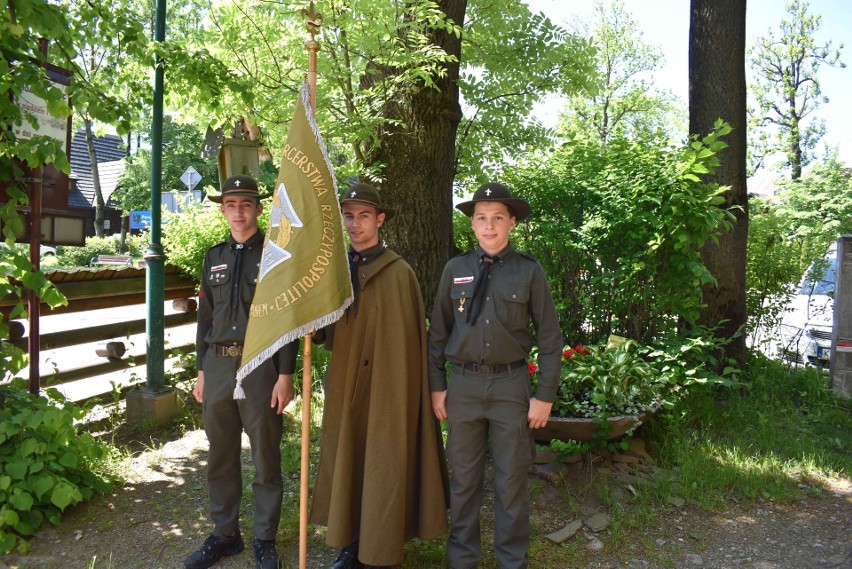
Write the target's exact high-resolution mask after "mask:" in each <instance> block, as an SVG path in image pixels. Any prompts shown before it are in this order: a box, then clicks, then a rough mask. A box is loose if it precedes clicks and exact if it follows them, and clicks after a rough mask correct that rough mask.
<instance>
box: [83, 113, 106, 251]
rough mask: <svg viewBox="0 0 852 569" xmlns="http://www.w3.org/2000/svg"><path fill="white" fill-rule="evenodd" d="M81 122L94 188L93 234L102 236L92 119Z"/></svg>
mask: <svg viewBox="0 0 852 569" xmlns="http://www.w3.org/2000/svg"><path fill="white" fill-rule="evenodd" d="M83 123H84V124H85V125H86V147H87V148H88V149H89V160H90V162H91V164H92V187H93V188H94V190H95V235H96V236H98V237H103V236H104V210H105V209H106V203H104V195H103V193H102V192H101V176H100V172H99V170H98V153H97V152H96V151H95V140H94V136H93V135H92V120H91V119H90V118H88V117H84V118H83Z"/></svg>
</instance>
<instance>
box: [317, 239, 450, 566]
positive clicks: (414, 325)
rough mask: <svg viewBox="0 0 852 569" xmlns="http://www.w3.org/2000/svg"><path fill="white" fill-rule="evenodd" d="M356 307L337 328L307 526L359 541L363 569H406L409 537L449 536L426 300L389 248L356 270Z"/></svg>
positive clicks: (336, 543) (345, 541) (341, 542)
mask: <svg viewBox="0 0 852 569" xmlns="http://www.w3.org/2000/svg"><path fill="white" fill-rule="evenodd" d="M358 281H359V284H360V293H359V295H358V301H357V303H356V304H355V305H353V306H352V307H350V308H349V310H348V311H347V312H346V314H344V315H343V317H342V318H341V319H340V320H338V321H337V323H336V324H335V325H334V326H335V328H334V334H333V346H332V356H331V362H330V364H329V366H330V368H329V372H328V373H329V375H328V388H327V390H326V394H325V408H324V411H323V423H322V442H321V448H320V462H319V468H318V472H317V477H316V484H315V486H314V493H313V501H312V505H311V518H310V519H311V522H313V523H317V524H322V525H325V526H327V527H328V529H327V533H326V542H327V543H328V544H329V545H331V546H332V547H337V548H342V547H345V546H347V545H349V544H350V543H352V542H353V541H354V540H355V539H358V540H359V554H358V557H359V559H360V560H361V562H362V563H366V564H368V565H396V564H399V563H401V562H402V558H403V545H404V543H405V541H407V540H409V539H412V538H414V537H419V538H422V539H431V538H434V537H438V536H440V535H443V534H445V533H446V532H447V500H448V498H447V496H448V493H447V487H448V483H447V470H446V462H445V460H444V452H443V439H442V438H441V435H440V430H439V426H438V421H437V420H436V419H435V415H434V413H433V412H432V403H431V395H430V392H429V380H428V372H427V348H426V329H425V313H424V307H423V299H422V297H421V295H420V287H419V285H418V284H417V279H416V277H415V276H414V272H413V271H412V270H411V267H409V266H408V263H406V262H405V261H404V260H403V259H402V258H401V257H400V256H399V255H397V254H396V253H394V252H393V251H390V250H387V251H385V252H384V253H383V254H382V255H380V256H379V257H378V258H377V259H375V260H374V261H372V262H370V263H369V264H365V265H359V270H358Z"/></svg>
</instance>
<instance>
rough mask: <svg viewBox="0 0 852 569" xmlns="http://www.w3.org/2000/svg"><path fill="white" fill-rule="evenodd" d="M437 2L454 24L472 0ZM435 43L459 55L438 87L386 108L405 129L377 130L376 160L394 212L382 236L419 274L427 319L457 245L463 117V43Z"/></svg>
mask: <svg viewBox="0 0 852 569" xmlns="http://www.w3.org/2000/svg"><path fill="white" fill-rule="evenodd" d="M438 4H439V5H440V6H441V9H442V10H443V11H444V13H446V14H447V16H448V17H449V18H451V19H452V20H453V21H454V22H456V23H458V24H462V23H463V22H464V14H465V10H466V9H467V0H442V1H440V2H439V3H438ZM432 41H433V42H434V43H435V44H436V45H439V46H441V47H442V48H443V49H444V50H445V51H446V52H447V53H449V54H451V55H455V56H456V61H457V62H456V63H452V64H449V65H448V69H447V74H446V76H445V77H443V78H438V79H437V80H436V83H437V85H438V89H432V88H428V87H423V88H421V89H420V91H419V92H417V93H415V94H414V95H413V96H412V97H410V98H407V97H406V98H405V100H395V101H388V102H387V103H386V105H385V110H384V113H383V115H384V116H386V117H395V118H399V119H401V120H402V121H403V123H404V126H403V127H388V128H386V129H384V130H382V131H381V132H380V134H379V137H380V145H379V149H378V151H377V152H376V156H375V159H376V161H377V162H379V163H384V164H386V167H385V169H384V176H385V181H384V182H383V183H382V184H381V188H380V189H381V190H382V192H383V198H382V200H383V201H386V202H387V204H388V207H390V208H391V209H393V210H394V216H393V219H391V220H390V222H389V223H388V224H387V225H386V226H385V227H384V229H383V232H384V238H385V240H386V241H387V243H388V246H389V247H391V248H392V249H393V250H394V251H396V252H397V253H399V254H400V255H402V257H403V258H404V259H405V260H406V261H408V263H409V264H410V265H411V268H412V269H414V273H415V274H416V275H417V279H418V280H419V282H420V288H421V290H422V291H423V300H424V302H425V303H426V310H427V314H428V313H429V311H430V310H431V306H432V303H433V301H434V298H435V292H436V289H437V285H438V279H439V278H440V276H441V272H442V271H443V268H444V264H445V263H446V262H447V260H448V259H449V257H450V252H451V248H452V243H453V241H452V234H453V223H452V211H453V178H454V177H455V161H456V157H455V143H456V132H457V131H458V125H459V122H460V121H461V118H462V113H461V106H460V105H459V88H458V85H457V83H456V81H457V79H458V76H459V64H458V60H460V59H461V38H458V37H456V36H455V35H452V34H447V33H446V32H444V31H443V30H436V31H434V32H433V37H432Z"/></svg>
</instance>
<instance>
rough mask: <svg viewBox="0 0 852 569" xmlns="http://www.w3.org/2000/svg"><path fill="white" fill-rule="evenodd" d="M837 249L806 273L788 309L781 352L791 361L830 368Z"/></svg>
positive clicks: (780, 331)
mask: <svg viewBox="0 0 852 569" xmlns="http://www.w3.org/2000/svg"><path fill="white" fill-rule="evenodd" d="M836 275H837V250H836V247H832V248H831V249H830V250H829V251H828V253H826V254H825V255H824V256H823V257H821V258H820V259H817V260H816V261H815V262H814V263H813V264H812V265H811V266H810V267H809V268H808V270H807V272H805V276H804V277H803V278H802V282H801V284H800V285H799V290H798V294H796V296H795V297H794V298H793V300H792V302H790V304H789V305H788V306H787V307H786V308H785V309H784V315H783V317H782V319H781V324H780V326H779V330H778V332H779V334H778V354H779V355H780V356H781V357H782V358H784V359H787V360H789V361H792V362H795V363H799V364H804V365H811V366H818V367H822V368H827V367H828V364H829V358H830V355H831V334H832V329H833V327H834V284H835V278H836Z"/></svg>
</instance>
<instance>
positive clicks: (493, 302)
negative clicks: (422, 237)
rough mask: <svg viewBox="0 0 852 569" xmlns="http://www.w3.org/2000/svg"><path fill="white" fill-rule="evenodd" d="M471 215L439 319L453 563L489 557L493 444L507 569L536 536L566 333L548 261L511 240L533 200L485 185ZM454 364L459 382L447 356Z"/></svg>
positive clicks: (434, 382)
mask: <svg viewBox="0 0 852 569" xmlns="http://www.w3.org/2000/svg"><path fill="white" fill-rule="evenodd" d="M456 207H457V208H458V209H460V210H461V211H462V212H463V213H465V214H466V215H468V216H470V217H471V224H472V226H473V230H474V232H475V233H476V238H477V241H478V242H479V246H478V247H477V248H476V249H475V250H474V251H471V252H470V253H467V254H464V255H460V256H458V257H456V258H454V259H451V260H450V261H449V262H448V263H447V265H446V267H445V268H444V273H443V275H442V276H441V281H440V283H439V284H438V293H437V296H436V298H435V306H434V308H433V310H432V316H431V319H430V324H429V383H430V389H431V390H432V406H433V409H434V412H435V415H436V416H437V417H438V418H439V419H447V421H448V426H449V436H448V439H447V459H448V460H449V463H450V522H451V526H450V538H449V541H448V543H447V556H448V557H449V561H450V566H451V567H452V568H453V569H474V568H475V567H476V565H477V563H478V561H479V558H480V555H481V551H480V526H479V510H480V508H481V506H482V485H483V478H484V474H485V448H486V444H487V442H488V436H489V433H490V435H491V449H492V455H493V458H494V494H495V500H494V553H495V556H496V558H497V562H498V563H499V565H500V567H501V568H502V569H518V568H525V567H527V565H528V562H529V561H528V550H529V543H530V526H529V495H528V493H527V471H528V469H529V467H530V466H531V465H532V460H533V454H534V452H535V447H534V444H533V437H532V430H531V429H533V428H538V427H543V426H544V425H545V424H547V419H548V416H549V415H550V408H551V406H552V402H553V398H554V397H555V395H556V389H557V386H558V381H559V365H560V358H561V351H562V334H561V331H560V329H559V321H558V319H557V315H556V308H555V307H554V304H553V297H552V296H551V294H550V287H549V286H548V284H547V277H546V275H545V273H544V269H542V267H541V265H539V264H538V263H537V262H535V261H534V260H532V259H531V258H529V257H527V256H525V255H522V254H519V253H517V252H516V251H515V250H514V249H513V247H512V245H511V243H509V231H511V230H512V229H513V228H514V227H515V222H516V220H523V219H525V218H526V217H527V216H528V215H529V213H530V207H529V205H528V204H527V202H525V201H523V200H519V199H515V198H513V197H512V194H511V193H510V192H509V189H508V188H506V186H504V185H502V184H493V183H492V184H485V185H484V186H482V187H480V188H479V189H478V190H476V193H474V195H473V199H472V200H471V201H468V202H464V203H460V204H458V206H456ZM530 321H532V323H533V325H534V326H535V329H536V335H537V339H538V347H539V357H538V364H539V369H540V374H541V380H540V383H539V387H538V392H537V393H536V394H535V397H534V398H532V399H531V398H530V376H529V370H528V368H527V361H526V359H527V357H528V355H529V352H530V349H531V348H532V346H533V341H534V339H533V336H532V335H531V334H530V332H529V323H530ZM448 360H449V361H450V362H451V363H452V369H451V371H450V379H449V384H448V382H447V378H446V371H445V363H446V361H448Z"/></svg>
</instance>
